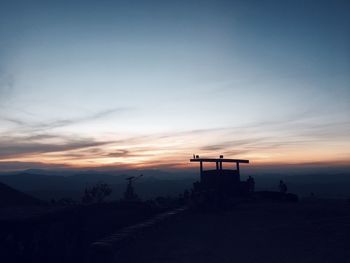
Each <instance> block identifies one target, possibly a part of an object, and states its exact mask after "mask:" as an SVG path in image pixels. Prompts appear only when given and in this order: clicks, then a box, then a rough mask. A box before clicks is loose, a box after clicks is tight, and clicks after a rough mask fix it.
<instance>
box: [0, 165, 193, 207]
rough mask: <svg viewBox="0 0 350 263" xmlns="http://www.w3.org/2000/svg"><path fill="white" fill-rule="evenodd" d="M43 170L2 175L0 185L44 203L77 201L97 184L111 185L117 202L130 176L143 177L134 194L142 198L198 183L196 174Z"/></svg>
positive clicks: (163, 194) (181, 190)
mask: <svg viewBox="0 0 350 263" xmlns="http://www.w3.org/2000/svg"><path fill="white" fill-rule="evenodd" d="M127 172H128V174H125V173H124V172H119V173H116V172H115V171H105V172H99V171H80V172H78V173H77V171H63V172H62V171H61V172H59V171H45V170H26V171H22V172H15V173H14V172H12V173H7V174H2V176H0V182H3V183H5V184H7V185H10V186H12V187H14V188H15V189H18V190H20V191H23V192H25V193H28V194H31V195H33V196H36V197H38V198H41V199H44V200H51V199H52V198H55V199H57V198H73V199H75V200H77V201H78V200H80V198H81V197H82V195H83V192H84V189H85V188H86V187H87V186H91V185H94V184H96V183H98V182H105V183H107V184H109V185H111V187H112V189H113V192H112V195H111V199H119V198H121V197H122V196H123V193H124V191H125V188H126V184H127V181H126V178H127V177H129V176H132V175H139V174H141V173H142V174H143V175H144V176H143V177H142V178H140V179H139V180H137V181H135V183H134V186H135V190H136V192H137V194H138V195H139V196H141V197H142V198H144V199H148V198H154V197H156V196H160V195H161V196H167V195H170V196H174V195H178V194H180V193H182V192H183V191H184V190H185V189H189V188H191V187H192V183H193V182H194V181H196V180H198V175H195V174H189V173H187V174H186V173H185V174H184V173H179V174H177V173H168V172H162V171H158V170H155V171H153V170H144V171H127Z"/></svg>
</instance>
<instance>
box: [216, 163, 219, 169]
mask: <svg viewBox="0 0 350 263" xmlns="http://www.w3.org/2000/svg"><path fill="white" fill-rule="evenodd" d="M216 170H219V162H216Z"/></svg>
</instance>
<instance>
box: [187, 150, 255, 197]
mask: <svg viewBox="0 0 350 263" xmlns="http://www.w3.org/2000/svg"><path fill="white" fill-rule="evenodd" d="M190 161H191V162H199V168H200V182H199V184H198V185H197V186H196V187H195V188H196V189H199V190H196V191H200V192H202V193H204V194H205V195H206V196H208V195H209V196H210V197H209V198H211V199H212V198H217V197H219V199H221V200H222V198H227V197H231V196H237V195H241V194H246V193H248V192H249V186H248V183H247V182H241V180H240V167H239V165H240V164H241V163H249V160H241V159H225V158H224V157H223V155H220V158H199V156H198V155H196V158H193V159H190ZM204 163H215V164H216V169H213V170H204V167H203V165H204ZM223 163H229V164H234V167H233V168H236V169H224V168H223Z"/></svg>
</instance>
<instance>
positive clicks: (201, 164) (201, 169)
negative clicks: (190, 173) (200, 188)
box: [199, 162, 203, 181]
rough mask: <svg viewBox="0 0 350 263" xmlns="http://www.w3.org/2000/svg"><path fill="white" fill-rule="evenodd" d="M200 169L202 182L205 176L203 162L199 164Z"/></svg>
mask: <svg viewBox="0 0 350 263" xmlns="http://www.w3.org/2000/svg"><path fill="white" fill-rule="evenodd" d="M199 164H200V165H199V169H200V175H201V181H202V175H203V162H200V163H199Z"/></svg>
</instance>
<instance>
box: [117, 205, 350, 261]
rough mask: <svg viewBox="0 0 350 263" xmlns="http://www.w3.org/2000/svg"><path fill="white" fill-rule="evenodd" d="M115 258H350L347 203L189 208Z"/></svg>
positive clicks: (349, 220) (126, 259) (262, 259)
mask: <svg viewBox="0 0 350 263" xmlns="http://www.w3.org/2000/svg"><path fill="white" fill-rule="evenodd" d="M115 262H116V263H117V262H118V263H126V262H129V263H130V262H148V263H152V262H154V263H170V262H174V263H175V262H176V263H185V262H202V263H206V262H211V263H215V262H218V263H225V262H230V263H233V262H239V263H248V262H249V263H252V262H255V263H257V262H268V263H274V262H276V263H277V262H278V263H283V262H286V263H287V262H288V263H289V262H297V263H306V262H317V263H323V262H324V263H326V262H327V263H329V262H334V263H336V262H339V263H346V262H350V205H349V203H347V202H346V201H339V200H338V201H330V200H328V201H326V200H323V201H320V200H318V201H317V200H313V201H310V200H309V201H301V202H299V203H289V204H286V203H271V202H270V203H269V202H265V203H261V202H258V203H257V202H255V203H246V204H241V205H238V206H237V207H235V208H234V209H232V210H231V211H226V212H215V213H214V212H211V213H209V212H206V213H204V212H193V211H188V212H185V213H184V214H182V215H179V216H176V217H174V218H172V219H170V220H168V221H166V222H163V223H162V224H161V225H159V226H158V227H156V228H154V229H150V230H148V231H146V232H144V233H143V234H142V235H141V236H139V237H138V238H137V239H136V240H134V241H133V242H132V243H130V244H129V245H128V246H127V247H126V248H124V249H123V250H121V251H120V252H118V253H117V254H116V257H115Z"/></svg>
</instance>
